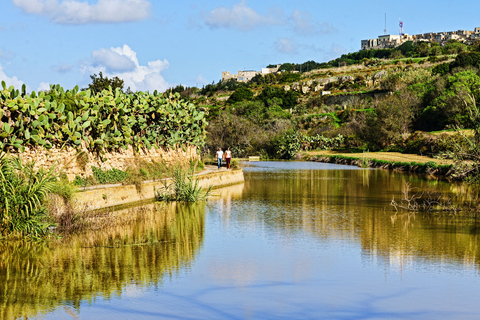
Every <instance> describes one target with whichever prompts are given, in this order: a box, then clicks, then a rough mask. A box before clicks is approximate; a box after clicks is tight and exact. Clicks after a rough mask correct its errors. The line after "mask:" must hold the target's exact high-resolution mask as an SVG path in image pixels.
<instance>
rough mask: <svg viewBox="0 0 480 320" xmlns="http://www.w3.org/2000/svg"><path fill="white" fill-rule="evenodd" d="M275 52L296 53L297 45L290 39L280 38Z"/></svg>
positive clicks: (276, 43)
mask: <svg viewBox="0 0 480 320" xmlns="http://www.w3.org/2000/svg"><path fill="white" fill-rule="evenodd" d="M274 46H275V50H277V51H278V52H281V53H295V52H297V45H296V44H295V43H294V42H293V41H292V40H291V39H288V38H279V39H278V40H277V41H276V42H275V44H274Z"/></svg>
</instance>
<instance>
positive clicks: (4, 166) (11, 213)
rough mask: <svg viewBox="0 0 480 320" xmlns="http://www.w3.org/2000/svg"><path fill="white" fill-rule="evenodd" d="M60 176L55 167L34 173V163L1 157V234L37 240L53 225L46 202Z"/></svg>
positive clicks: (5, 156)
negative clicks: (55, 172) (56, 173)
mask: <svg viewBox="0 0 480 320" xmlns="http://www.w3.org/2000/svg"><path fill="white" fill-rule="evenodd" d="M56 181H57V177H56V175H55V174H54V166H52V167H51V168H50V169H49V170H48V171H45V170H43V169H40V170H38V171H36V170H34V163H33V162H32V163H26V164H24V163H22V160H21V159H20V158H17V157H11V156H7V155H5V154H3V155H1V156H0V235H4V236H6V235H10V236H11V235H20V236H28V237H32V238H37V237H39V236H42V235H44V234H46V233H47V232H48V228H49V227H50V226H52V222H51V221H50V218H49V215H48V211H47V208H46V200H47V196H48V194H49V193H51V192H53V190H54V186H55V183H56Z"/></svg>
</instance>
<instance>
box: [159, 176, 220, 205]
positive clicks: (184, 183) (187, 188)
mask: <svg viewBox="0 0 480 320" xmlns="http://www.w3.org/2000/svg"><path fill="white" fill-rule="evenodd" d="M211 189H212V187H211V186H210V187H208V189H207V190H205V191H203V189H202V187H200V186H199V185H198V179H193V177H192V176H191V175H189V174H188V173H187V171H186V170H183V169H180V168H177V169H175V171H174V173H173V177H172V182H171V183H170V184H168V182H167V181H166V180H165V181H163V188H162V190H160V189H156V190H155V198H156V199H157V200H158V201H185V202H197V201H200V200H204V199H205V198H206V197H207V196H208V195H209V194H210V191H211Z"/></svg>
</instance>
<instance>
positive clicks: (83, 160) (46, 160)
mask: <svg viewBox="0 0 480 320" xmlns="http://www.w3.org/2000/svg"><path fill="white" fill-rule="evenodd" d="M13 155H20V157H21V158H22V160H23V161H33V162H35V167H36V168H37V169H38V168H40V167H44V168H50V167H51V166H52V165H53V164H56V170H57V171H62V172H65V174H66V175H67V178H68V180H69V181H72V180H73V179H75V176H76V175H78V176H80V177H82V178H85V177H88V176H91V175H92V166H94V167H97V168H100V169H102V170H109V169H112V168H115V169H119V170H125V169H126V168H128V167H130V166H135V164H136V163H138V162H139V161H154V162H166V163H179V162H180V163H189V162H190V160H191V159H199V158H200V157H199V155H198V154H197V149H196V147H193V146H188V147H180V148H176V149H171V148H168V149H167V148H160V149H155V148H152V149H150V150H148V149H142V150H140V151H138V152H135V151H134V149H133V148H132V147H129V148H128V149H127V150H125V149H120V150H119V151H117V152H109V153H105V154H96V153H93V152H90V151H88V150H82V149H75V148H72V147H66V148H63V149H59V148H55V147H54V148H52V149H45V148H43V147H37V148H28V147H25V152H22V153H19V154H16V153H13Z"/></svg>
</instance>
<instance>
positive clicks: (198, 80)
mask: <svg viewBox="0 0 480 320" xmlns="http://www.w3.org/2000/svg"><path fill="white" fill-rule="evenodd" d="M209 83H210V82H208V80H207V78H205V77H204V76H203V75H201V74H199V75H198V77H196V78H195V85H196V86H197V87H200V86H204V85H207V84H209Z"/></svg>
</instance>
